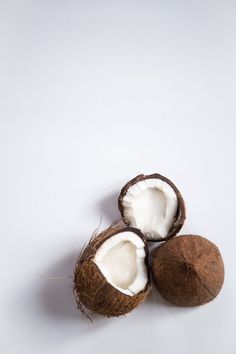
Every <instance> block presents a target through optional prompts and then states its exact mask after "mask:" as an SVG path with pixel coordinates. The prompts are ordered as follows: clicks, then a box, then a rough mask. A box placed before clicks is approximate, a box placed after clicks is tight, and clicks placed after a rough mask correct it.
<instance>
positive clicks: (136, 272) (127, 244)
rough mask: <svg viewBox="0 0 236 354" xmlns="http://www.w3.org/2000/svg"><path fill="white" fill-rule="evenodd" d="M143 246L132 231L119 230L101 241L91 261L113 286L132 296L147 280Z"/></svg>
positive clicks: (143, 286)
mask: <svg viewBox="0 0 236 354" xmlns="http://www.w3.org/2000/svg"><path fill="white" fill-rule="evenodd" d="M144 247H145V245H144V242H143V240H142V239H141V238H140V237H139V236H137V235H136V234H135V233H134V232H131V231H126V232H121V233H118V234H116V235H114V236H111V237H110V238H109V239H108V240H106V241H105V242H103V244H102V245H101V247H100V248H99V249H98V250H97V253H96V255H95V257H94V260H93V261H94V263H95V264H96V265H97V266H98V268H99V269H100V271H101V272H102V274H103V275H104V277H105V278H106V280H107V281H108V282H109V283H110V284H111V285H112V286H113V287H114V288H116V289H117V290H119V291H120V292H122V293H123V294H126V295H129V296H133V295H135V294H138V293H139V292H140V291H142V290H143V289H144V288H145V286H146V284H147V280H148V279H147V278H148V276H147V269H146V264H145V257H146V252H145V248H144Z"/></svg>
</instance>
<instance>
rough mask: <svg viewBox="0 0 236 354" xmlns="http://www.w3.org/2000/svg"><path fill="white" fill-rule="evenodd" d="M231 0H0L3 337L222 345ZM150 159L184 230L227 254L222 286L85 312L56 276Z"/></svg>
mask: <svg viewBox="0 0 236 354" xmlns="http://www.w3.org/2000/svg"><path fill="white" fill-rule="evenodd" d="M235 16H236V3H235V2H234V1H229V0H222V1H206V0H204V1H203V0H202V1H187V0H186V1H174V0H172V1H151V0H147V1H129V0H121V1H114V0H113V1H95V0H94V1H90V0H88V1H87V0H86V1H46V0H42V1H30V0H28V1H26V0H25V1H20V0H15V1H14V0H10V1H1V3H0V43H1V47H0V51H1V52H0V61H1V65H0V77H1V80H0V107H1V108H0V120H1V132H0V135H1V136H0V144H1V148H0V158H1V165H0V166H1V174H0V216H1V222H0V235H1V257H0V260H1V264H0V269H1V284H2V286H1V295H0V296H1V301H0V307H1V308H0V313H1V316H0V321H1V331H0V334H1V342H0V343H1V351H2V352H3V353H4V354H9V353H10V354H18V353H24V354H25V353H27V354H28V353H34V354H39V353H40V354H41V353H56V354H60V353H66V354H75V353H83V354H90V353H91V354H92V353H96V354H107V353H113V354H118V353H131V352H132V353H136V354H141V353H142V354H143V353H149V354H154V353H155V354H156V353H157V352H158V353H162V354H173V353H175V354H189V353H191V354H199V353H201V354H203V353H204V354H206V353H207V354H209V353H214V354H222V353H225V354H235V350H236V349H235V348H236V337H235V327H236V304H235V301H236V300H235V299H236V282H235V266H236V257H235V249H236V237H235V200H236V193H235V181H236V170H235V148H236V143H235V129H236V123H235V117H236V104H235V102H236V101H235V92H236V69H235V63H236V41H235V36H236V21H235ZM142 172H143V173H153V172H159V173H161V174H163V175H165V176H167V177H169V178H170V179H172V180H173V181H174V183H175V184H176V186H177V187H178V188H179V189H180V191H181V192H182V193H183V196H184V197H185V201H186V205H187V222H186V224H185V226H184V228H183V230H182V232H183V233H189V232H191V233H197V234H200V235H203V236H206V237H208V238H209V239H210V240H211V241H213V242H215V243H216V244H217V245H218V246H219V248H220V250H221V252H222V255H223V257H224V261H225V267H226V277H225V284H224V287H223V289H222V292H221V293H220V295H219V297H218V298H217V299H216V300H215V301H214V302H212V303H210V304H208V305H206V306H203V307H200V308H192V309H191V308H190V309H182V308H177V307H174V306H170V305H168V304H167V303H166V302H165V301H164V300H162V299H161V298H160V296H159V295H158V294H157V293H156V292H153V294H152V297H151V298H150V299H149V300H148V301H147V302H146V303H145V304H143V305H142V306H141V307H140V308H138V309H137V310H136V311H134V312H133V313H131V314H130V315H129V316H127V317H123V318H119V319H110V320H109V319H108V320H106V319H98V320H96V321H95V323H94V325H92V326H91V325H88V324H87V323H86V322H84V321H83V320H82V318H81V316H80V314H79V313H78V312H77V311H76V309H75V303H74V301H73V297H72V292H71V288H70V286H71V279H68V280H44V279H41V278H40V277H39V276H38V275H37V273H38V272H39V273H42V274H44V275H48V276H68V275H70V274H72V272H73V266H74V263H75V260H76V258H77V255H78V252H79V250H80V248H81V246H82V245H83V244H84V242H85V241H87V240H88V239H89V237H90V234H91V233H92V231H93V230H94V228H95V227H96V226H97V225H98V224H99V219H100V216H101V215H103V225H102V227H103V228H104V227H105V226H107V225H108V224H109V223H110V222H111V221H112V220H113V219H115V218H116V217H118V216H119V212H118V210H117V205H116V200H117V195H118V193H119V189H120V188H121V187H122V186H123V185H124V183H126V182H127V180H129V179H130V178H132V177H134V176H135V175H136V174H138V173H142Z"/></svg>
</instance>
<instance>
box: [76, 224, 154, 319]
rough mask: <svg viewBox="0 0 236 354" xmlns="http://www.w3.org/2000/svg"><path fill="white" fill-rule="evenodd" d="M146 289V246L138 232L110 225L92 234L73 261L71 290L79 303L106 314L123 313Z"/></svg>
mask: <svg viewBox="0 0 236 354" xmlns="http://www.w3.org/2000/svg"><path fill="white" fill-rule="evenodd" d="M149 291H150V276H149V266H148V250H147V247H146V243H145V240H144V238H143V236H142V234H141V232H140V231H139V230H137V229H134V228H131V227H129V228H121V227H111V228H109V229H107V230H105V231H104V232H102V233H101V234H100V235H98V236H96V237H95V238H93V239H92V240H91V241H90V243H89V244H88V245H87V247H86V249H85V250H84V252H83V253H82V255H81V256H80V258H79V260H78V261H77V264H76V269H75V277H74V294H75V297H76V300H77V304H78V307H79V308H80V309H81V310H82V311H83V309H84V308H83V306H85V307H86V308H88V309H89V310H92V311H94V312H97V313H99V314H102V315H104V316H107V317H111V316H120V315H124V314H126V313H128V312H130V311H131V310H133V309H134V308H135V307H136V306H137V305H139V304H140V303H141V302H143V301H144V300H145V298H146V297H147V295H148V293H149Z"/></svg>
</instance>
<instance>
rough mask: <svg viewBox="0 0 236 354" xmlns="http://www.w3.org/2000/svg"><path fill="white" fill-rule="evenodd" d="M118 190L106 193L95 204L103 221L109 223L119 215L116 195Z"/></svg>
mask: <svg viewBox="0 0 236 354" xmlns="http://www.w3.org/2000/svg"><path fill="white" fill-rule="evenodd" d="M119 194H120V192H119V191H118V190H117V191H114V192H112V193H110V194H107V195H106V196H105V197H104V198H103V199H101V200H100V202H99V203H98V206H97V210H98V213H99V214H100V215H101V217H102V218H104V219H105V221H108V222H109V223H110V224H111V223H112V222H113V221H114V220H116V219H118V218H120V217H121V215H120V211H119V209H118V197H119Z"/></svg>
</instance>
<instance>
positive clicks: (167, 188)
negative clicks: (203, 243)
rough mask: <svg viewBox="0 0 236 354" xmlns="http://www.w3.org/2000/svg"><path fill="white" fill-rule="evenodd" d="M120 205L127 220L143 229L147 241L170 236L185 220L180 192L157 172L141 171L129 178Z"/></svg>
mask: <svg viewBox="0 0 236 354" xmlns="http://www.w3.org/2000/svg"><path fill="white" fill-rule="evenodd" d="M119 209H120V212H121V215H122V217H123V220H124V222H125V224H126V225H128V226H132V227H136V228H138V229H140V230H141V232H142V233H143V234H144V236H145V238H146V239H147V240H148V241H164V240H165V241H166V240H168V239H169V238H171V237H173V236H175V235H176V234H177V233H178V232H179V230H180V229H181V227H182V226H183V223H184V220H185V205H184V200H183V197H182V195H181V193H180V192H179V190H178V189H177V188H176V186H175V185H174V183H173V182H171V181H170V180H169V179H167V178H166V177H163V176H161V175H159V174H157V173H155V174H152V175H147V176H145V175H138V176H137V177H135V178H134V179H132V180H131V181H130V182H128V183H127V184H126V185H125V186H124V187H123V188H122V190H121V193H120V196H119Z"/></svg>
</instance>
